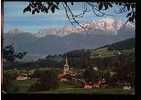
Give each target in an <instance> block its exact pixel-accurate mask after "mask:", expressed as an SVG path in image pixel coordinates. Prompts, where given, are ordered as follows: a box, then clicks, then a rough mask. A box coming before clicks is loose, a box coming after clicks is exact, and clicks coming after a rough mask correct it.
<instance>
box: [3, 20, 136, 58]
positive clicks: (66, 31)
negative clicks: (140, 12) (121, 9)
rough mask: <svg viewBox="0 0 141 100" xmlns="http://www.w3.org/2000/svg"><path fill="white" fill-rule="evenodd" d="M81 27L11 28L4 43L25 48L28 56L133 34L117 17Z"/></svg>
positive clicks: (131, 27) (94, 44) (95, 44)
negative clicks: (30, 29)
mask: <svg viewBox="0 0 141 100" xmlns="http://www.w3.org/2000/svg"><path fill="white" fill-rule="evenodd" d="M83 26H84V27H85V29H83V28H79V27H78V28H71V27H64V28H61V29H59V28H50V29H43V30H40V31H39V32H38V33H29V32H23V31H21V30H19V29H18V30H17V29H15V30H10V31H9V32H8V33H6V34H4V45H9V44H11V43H12V42H15V45H16V46H15V47H16V51H27V52H28V54H29V55H30V56H31V55H33V56H34V57H35V55H36V57H37V55H40V57H41V56H45V55H48V54H60V53H65V52H68V51H71V50H76V49H91V48H92V49H94V48H97V47H100V46H103V45H106V44H111V43H113V42H118V41H121V40H125V39H128V38H132V37H135V26H134V25H133V24H131V23H127V24H124V22H122V21H119V20H114V19H108V18H107V19H101V20H97V21H94V22H90V23H85V24H83ZM13 33H14V34H13ZM13 38H14V39H13Z"/></svg>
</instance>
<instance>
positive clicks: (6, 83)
mask: <svg viewBox="0 0 141 100" xmlns="http://www.w3.org/2000/svg"><path fill="white" fill-rule="evenodd" d="M17 75H18V73H17V72H16V71H11V72H4V75H3V86H2V89H3V90H5V91H6V92H9V87H11V84H12V82H13V81H14V80H15V79H16V77H17ZM13 89H14V88H13Z"/></svg>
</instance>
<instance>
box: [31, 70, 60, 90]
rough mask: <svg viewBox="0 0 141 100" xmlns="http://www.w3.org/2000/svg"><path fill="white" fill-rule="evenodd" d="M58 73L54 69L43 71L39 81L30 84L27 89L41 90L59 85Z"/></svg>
mask: <svg viewBox="0 0 141 100" xmlns="http://www.w3.org/2000/svg"><path fill="white" fill-rule="evenodd" d="M58 82H59V80H58V73H57V72H56V71H54V70H47V71H43V72H42V74H41V75H40V79H39V81H37V82H36V83H35V84H33V85H32V86H31V88H30V89H29V91H41V90H50V89H56V88H58V87H59V84H58Z"/></svg>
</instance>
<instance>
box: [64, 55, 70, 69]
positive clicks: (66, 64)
mask: <svg viewBox="0 0 141 100" xmlns="http://www.w3.org/2000/svg"><path fill="white" fill-rule="evenodd" d="M64 66H65V67H69V64H68V58H67V56H66V59H65V65H64Z"/></svg>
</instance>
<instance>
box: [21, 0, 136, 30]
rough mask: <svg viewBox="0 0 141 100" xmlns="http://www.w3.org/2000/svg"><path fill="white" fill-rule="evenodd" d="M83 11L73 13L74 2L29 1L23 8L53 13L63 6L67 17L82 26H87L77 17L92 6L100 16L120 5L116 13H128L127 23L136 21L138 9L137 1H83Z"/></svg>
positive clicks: (28, 10) (26, 10) (25, 10)
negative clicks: (76, 13)
mask: <svg viewBox="0 0 141 100" xmlns="http://www.w3.org/2000/svg"><path fill="white" fill-rule="evenodd" d="M82 3H83V6H84V7H82V12H81V13H80V14H78V15H75V14H74V13H73V10H72V9H71V7H72V6H73V5H75V3H74V2H53V1H52V2H29V4H28V5H27V7H26V8H25V9H24V10H23V12H24V13H25V12H31V13H32V14H35V13H41V12H43V13H48V12H49V11H51V12H52V13H55V11H56V10H59V9H60V7H61V6H63V8H64V9H65V14H66V17H67V19H68V20H69V21H70V23H71V24H72V25H74V24H77V25H79V26H80V27H82V28H85V27H84V26H83V25H81V24H80V22H79V20H78V19H77V18H80V17H83V16H84V15H85V14H86V13H87V12H89V10H88V8H89V7H90V9H91V11H92V12H93V13H94V14H95V15H96V16H99V17H102V16H105V15H107V16H108V15H110V16H111V15H112V14H107V13H105V12H104V11H105V10H107V9H110V8H112V7H113V6H114V5H119V6H120V9H119V11H118V12H115V13H116V14H122V13H127V15H126V17H127V21H126V23H127V22H128V21H129V22H132V23H135V11H136V9H135V8H136V4H135V2H130V3H127V2H98V1H97V2H82Z"/></svg>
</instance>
